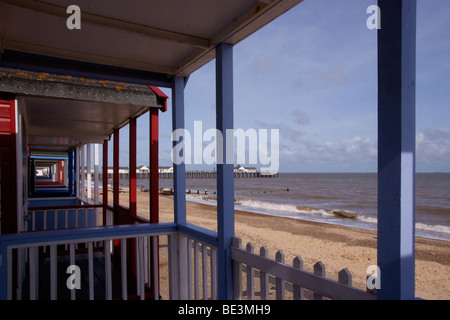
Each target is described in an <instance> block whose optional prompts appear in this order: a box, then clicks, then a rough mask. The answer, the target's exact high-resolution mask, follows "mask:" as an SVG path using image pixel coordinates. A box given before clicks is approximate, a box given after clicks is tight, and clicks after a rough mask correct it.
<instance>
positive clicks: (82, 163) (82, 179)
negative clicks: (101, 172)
mask: <svg viewBox="0 0 450 320" xmlns="http://www.w3.org/2000/svg"><path fill="white" fill-rule="evenodd" d="M80 152H81V160H80V161H81V162H80V171H81V172H80V174H81V178H80V192H81V195H80V198H81V200H86V194H85V188H84V184H85V183H86V176H85V173H84V171H85V157H84V152H85V149H84V145H83V146H81V150H80Z"/></svg>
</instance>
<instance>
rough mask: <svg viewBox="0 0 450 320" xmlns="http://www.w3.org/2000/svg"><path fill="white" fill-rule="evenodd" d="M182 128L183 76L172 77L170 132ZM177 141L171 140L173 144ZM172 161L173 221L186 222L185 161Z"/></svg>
mask: <svg viewBox="0 0 450 320" xmlns="http://www.w3.org/2000/svg"><path fill="white" fill-rule="evenodd" d="M178 129H184V78H181V77H174V78H173V84H172V130H173V131H172V132H174V131H175V130H178ZM177 142H178V141H174V142H173V146H175V145H176V144H177ZM173 157H174V163H173V187H174V214H175V217H174V221H175V223H176V224H182V225H185V224H186V193H185V192H186V173H185V172H186V169H185V163H184V162H182V163H179V164H177V163H175V155H173Z"/></svg>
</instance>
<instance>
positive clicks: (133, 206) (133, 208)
mask: <svg viewBox="0 0 450 320" xmlns="http://www.w3.org/2000/svg"><path fill="white" fill-rule="evenodd" d="M129 130H130V135H129V136H130V146H129V150H130V155H129V160H130V165H129V167H130V168H129V181H130V182H129V186H130V192H129V196H130V215H131V216H132V217H136V216H137V199H136V196H137V195H136V188H137V186H136V149H137V148H136V147H137V144H136V140H137V136H136V132H137V129H136V118H131V119H130V123H129Z"/></svg>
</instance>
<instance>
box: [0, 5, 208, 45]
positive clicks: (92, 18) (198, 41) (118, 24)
mask: <svg viewBox="0 0 450 320" xmlns="http://www.w3.org/2000/svg"><path fill="white" fill-rule="evenodd" d="M0 2H4V3H7V4H9V5H13V6H16V7H21V8H24V9H29V10H34V11H38V12H42V13H46V14H49V15H54V16H58V17H62V18H65V19H67V16H68V15H67V12H66V10H67V7H60V6H56V5H53V4H49V3H44V2H40V1H34V0H33V1H31V0H1V1H0ZM82 16H83V20H82V21H83V23H89V24H93V25H97V26H102V27H106V28H113V29H118V30H124V31H127V32H131V33H136V34H142V35H144V36H146V37H150V38H153V39H158V40H163V41H175V42H179V43H185V44H188V45H192V46H195V47H201V48H209V47H210V42H209V40H208V39H203V38H200V37H195V36H192V35H188V34H183V33H179V32H173V31H170V30H164V29H160V28H154V27H150V26H146V25H141V24H136V23H132V22H128V21H124V20H119V19H113V18H109V17H105V16H99V15H96V14H92V13H89V12H86V10H83V15H82Z"/></svg>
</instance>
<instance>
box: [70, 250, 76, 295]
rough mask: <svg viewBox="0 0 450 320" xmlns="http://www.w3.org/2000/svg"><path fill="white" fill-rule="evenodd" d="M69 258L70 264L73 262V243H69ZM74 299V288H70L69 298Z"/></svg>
mask: <svg viewBox="0 0 450 320" xmlns="http://www.w3.org/2000/svg"><path fill="white" fill-rule="evenodd" d="M69 260H70V264H71V265H74V264H75V243H71V244H70V245H69ZM75 299H76V289H72V290H70V300H75Z"/></svg>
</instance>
